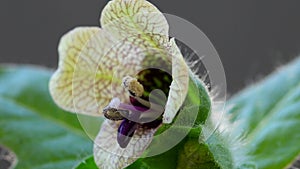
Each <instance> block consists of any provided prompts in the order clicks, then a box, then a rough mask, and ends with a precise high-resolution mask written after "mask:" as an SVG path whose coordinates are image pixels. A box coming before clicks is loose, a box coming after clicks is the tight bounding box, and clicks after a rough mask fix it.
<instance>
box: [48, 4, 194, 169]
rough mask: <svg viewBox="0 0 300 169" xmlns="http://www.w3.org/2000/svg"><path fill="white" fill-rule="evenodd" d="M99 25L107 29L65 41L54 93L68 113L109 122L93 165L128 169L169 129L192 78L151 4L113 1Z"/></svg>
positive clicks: (82, 30) (78, 32) (81, 30)
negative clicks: (163, 127) (157, 135)
mask: <svg viewBox="0 0 300 169" xmlns="http://www.w3.org/2000/svg"><path fill="white" fill-rule="evenodd" d="M100 22H101V26H102V28H99V27H78V28H76V29H74V30H72V31H70V32H69V33H67V34H66V35H64V36H63V37H62V39H61V41H60V44H59V49H58V50H59V57H60V58H59V66H58V69H57V71H56V72H55V73H54V75H53V76H52V78H51V80H50V92H51V95H52V97H53V99H54V100H55V102H56V103H57V104H58V105H59V106H60V107H62V108H64V109H66V110H68V111H71V112H76V113H81V114H86V115H93V116H104V117H105V118H106V120H105V121H104V123H103V124H102V127H101V129H100V131H99V134H98V136H97V138H96V140H95V145H94V157H95V161H96V163H97V165H98V166H99V167H100V168H101V169H105V168H124V167H126V166H128V165H130V164H131V163H132V162H134V161H135V160H136V159H137V158H138V157H139V156H140V155H141V154H142V153H143V152H144V150H145V149H146V148H147V147H148V145H149V144H150V143H151V140H152V137H153V135H154V134H155V132H156V130H157V128H158V127H159V126H160V125H161V124H162V123H166V124H170V123H172V121H173V119H174V118H175V116H176V114H177V112H178V110H179V108H180V107H181V105H182V103H183V101H184V100H185V97H186V94H187V91H188V83H189V71H188V67H187V65H186V63H185V61H184V59H183V57H182V54H181V53H180V50H179V49H178V47H177V45H176V43H175V40H174V39H173V38H171V39H170V38H169V35H168V31H169V26H168V23H167V20H166V19H165V17H164V16H163V14H162V13H161V12H160V11H159V10H158V9H157V8H156V7H154V6H153V5H152V4H150V3H149V2H147V1H145V0H113V1H110V2H109V3H108V4H107V6H106V7H105V8H104V9H103V11H102V14H101V19H100ZM156 89H158V90H156Z"/></svg>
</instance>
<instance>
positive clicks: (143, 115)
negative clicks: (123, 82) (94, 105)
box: [117, 69, 172, 148]
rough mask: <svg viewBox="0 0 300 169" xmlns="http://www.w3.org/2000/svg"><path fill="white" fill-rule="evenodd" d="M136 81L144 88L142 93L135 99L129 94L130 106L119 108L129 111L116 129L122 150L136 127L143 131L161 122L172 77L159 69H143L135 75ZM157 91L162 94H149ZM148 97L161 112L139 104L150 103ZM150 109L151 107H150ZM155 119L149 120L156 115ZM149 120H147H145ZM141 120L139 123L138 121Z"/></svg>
mask: <svg viewBox="0 0 300 169" xmlns="http://www.w3.org/2000/svg"><path fill="white" fill-rule="evenodd" d="M137 80H138V82H139V83H141V84H142V85H143V87H144V93H143V95H142V96H141V97H139V98H137V97H136V96H134V95H133V94H132V92H130V91H129V92H130V93H131V94H132V95H133V96H130V102H131V104H132V105H126V104H121V106H120V107H121V108H122V109H125V110H128V111H130V112H131V113H130V115H129V116H128V117H127V118H126V117H124V119H123V121H122V123H121V124H120V126H119V128H118V135H117V141H118V143H119V145H120V147H122V148H126V147H127V145H128V144H129V141H130V140H131V138H132V136H133V135H134V132H135V130H136V129H137V128H138V127H142V128H145V129H152V128H157V127H158V126H159V125H160V124H161V122H162V116H161V115H162V113H163V111H164V110H163V109H164V105H165V102H166V100H163V99H162V98H166V97H167V96H168V93H169V86H170V85H171V82H172V77H171V75H170V74H169V73H167V72H164V71H162V70H159V69H145V70H143V71H141V72H140V73H139V74H138V75H137ZM155 89H158V90H161V91H162V92H160V93H155V94H153V93H151V92H152V91H153V90H155ZM150 93H151V96H150ZM149 96H150V97H151V98H152V96H153V98H154V99H152V100H151V102H153V103H154V104H156V105H160V107H162V108H161V112H159V110H155V109H154V110H150V107H148V106H146V105H145V104H143V103H142V102H141V100H143V101H145V102H150V100H149ZM151 107H152V106H151ZM155 113H156V114H157V113H160V114H158V116H155V119H151V116H154V115H156V114H155ZM147 118H149V119H147ZM139 120H141V122H140V121H139Z"/></svg>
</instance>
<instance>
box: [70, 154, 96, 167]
mask: <svg viewBox="0 0 300 169" xmlns="http://www.w3.org/2000/svg"><path fill="white" fill-rule="evenodd" d="M74 169H98V167H97V165H96V164H95V161H94V157H93V156H90V157H88V158H86V159H84V160H83V161H82V162H80V163H79V164H78V166H76V167H75V168H74Z"/></svg>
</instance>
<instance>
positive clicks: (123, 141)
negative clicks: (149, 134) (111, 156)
mask: <svg viewBox="0 0 300 169" xmlns="http://www.w3.org/2000/svg"><path fill="white" fill-rule="evenodd" d="M137 127H138V124H137V123H135V122H133V121H130V120H128V119H124V120H123V121H122V123H121V124H120V126H119V128H118V135H117V141H118V144H119V145H120V147H122V148H126V147H127V145H128V143H129V141H130V140H131V138H132V136H133V134H134V132H135V130H136V129H137Z"/></svg>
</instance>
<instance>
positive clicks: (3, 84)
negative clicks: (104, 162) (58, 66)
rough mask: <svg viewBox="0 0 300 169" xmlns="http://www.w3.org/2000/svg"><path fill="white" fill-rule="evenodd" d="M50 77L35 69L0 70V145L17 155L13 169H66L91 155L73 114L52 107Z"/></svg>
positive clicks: (88, 145) (87, 143)
mask: <svg viewBox="0 0 300 169" xmlns="http://www.w3.org/2000/svg"><path fill="white" fill-rule="evenodd" d="M51 74H52V72H51V71H48V70H45V69H42V68H37V67H29V66H21V67H11V66H0V144H3V145H4V146H6V147H8V148H9V149H11V150H12V151H13V152H14V153H15V154H16V155H17V158H18V164H17V167H16V168H22V169H48V168H49V169H53V168H55V169H67V168H71V167H72V166H74V164H76V161H79V160H80V159H82V158H83V157H86V156H87V155H88V154H91V151H92V142H91V141H90V140H89V139H88V138H87V137H86V135H85V133H84V132H83V130H82V129H81V127H80V124H79V122H78V120H77V117H76V114H71V113H68V112H65V111H62V110H61V109H59V108H58V107H57V106H56V105H55V104H54V103H53V101H52V99H51V97H50V95H49V92H48V81H49V78H50V76H51Z"/></svg>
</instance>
